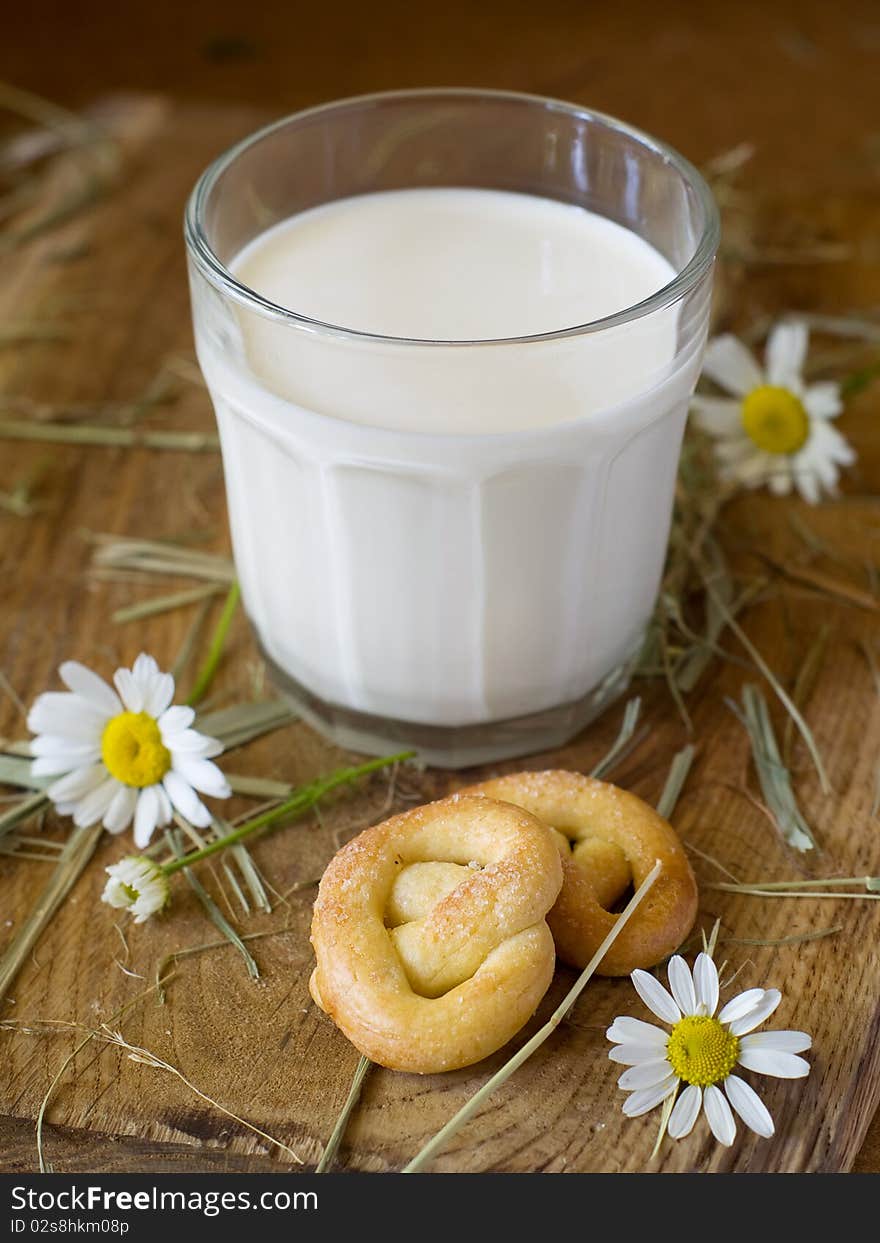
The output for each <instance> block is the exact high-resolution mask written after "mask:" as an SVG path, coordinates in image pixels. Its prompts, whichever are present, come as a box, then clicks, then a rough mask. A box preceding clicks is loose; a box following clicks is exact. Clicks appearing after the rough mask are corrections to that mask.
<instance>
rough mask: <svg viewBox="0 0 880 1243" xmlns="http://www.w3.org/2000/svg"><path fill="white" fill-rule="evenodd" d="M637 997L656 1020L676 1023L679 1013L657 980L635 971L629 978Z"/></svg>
mask: <svg viewBox="0 0 880 1243" xmlns="http://www.w3.org/2000/svg"><path fill="white" fill-rule="evenodd" d="M630 978H631V979H632V982H633V987H634V988H635V990H636V992H637V993H638V995H639V996H640V997H641V999H642V1001H643V1002H644V1003H645V1005H646V1006H647V1007H648V1009H649V1010H650V1011H651V1012H652V1014H656V1015H657V1018H658V1019H662V1020H663V1022H664V1023H670V1024H672V1023H677V1022H678V1020H679V1019H680V1018H681V1011H680V1010H679V1008H678V1006H677V1005H676V1004H675V1002H674V1001H673V1000H672V997H671V996H670V995H669V993H668V992H667V991H666V989H665V988H664V987H663V985H662V984H661V983H660V981H659V980H655V979H654V977H653V976H652V975H649V974H648V972H647V971H641V970H638V969H636V970H635V971H634V972H633V973H632V976H631V977H630Z"/></svg>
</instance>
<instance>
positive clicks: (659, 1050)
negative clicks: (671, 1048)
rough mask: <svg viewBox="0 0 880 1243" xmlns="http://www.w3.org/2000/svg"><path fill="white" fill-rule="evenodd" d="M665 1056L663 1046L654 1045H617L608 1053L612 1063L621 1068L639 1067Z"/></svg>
mask: <svg viewBox="0 0 880 1243" xmlns="http://www.w3.org/2000/svg"><path fill="white" fill-rule="evenodd" d="M664 1055H665V1048H664V1046H663V1045H656V1044H630V1043H629V1042H628V1043H626V1044H617V1045H615V1046H614V1048H613V1049H610V1050H609V1051H608V1057H609V1059H610V1060H611V1061H612V1062H618V1063H619V1064H620V1065H621V1066H641V1065H642V1063H643V1062H656V1061H657V1059H658V1057H663V1056H664Z"/></svg>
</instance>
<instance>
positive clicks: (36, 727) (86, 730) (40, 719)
mask: <svg viewBox="0 0 880 1243" xmlns="http://www.w3.org/2000/svg"><path fill="white" fill-rule="evenodd" d="M106 723H107V717H106V715H105V714H104V713H103V712H99V711H98V709H97V708H93V707H92V705H91V704H89V703H86V701H85V700H84V699H81V698H80V696H79V695H72V694H69V693H68V692H67V691H46V692H45V693H44V694H42V695H39V696H38V697H37V699H36V700H35V701H34V706H33V707H32V708H31V710H30V712H29V713H28V719H27V725H28V729H29V730H30V731H31V733H32V734H53V735H56V736H57V735H61V736H62V737H64V738H68V739H70V740H71V741H72V742H91V743H99V742H100V741H101V734H102V732H103V729H104V726H105V725H106Z"/></svg>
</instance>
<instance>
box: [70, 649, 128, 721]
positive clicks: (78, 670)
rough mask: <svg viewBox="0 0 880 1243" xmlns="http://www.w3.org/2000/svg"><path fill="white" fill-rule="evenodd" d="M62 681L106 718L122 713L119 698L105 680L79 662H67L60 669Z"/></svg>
mask: <svg viewBox="0 0 880 1243" xmlns="http://www.w3.org/2000/svg"><path fill="white" fill-rule="evenodd" d="M58 673H59V675H60V677H61V681H62V682H63V683H64V685H65V686H66V687H68V688H69V689H70V690H72V691H73V692H74V694H76V695H79V696H80V697H81V698H82V699H84V700H85V701H86V702H87V703H89V704H91V706H92V707H93V708H97V709H98V711H99V712H101V713H103V714H104V715H105V716H108V717H109V716H116V714H117V713H119V712H121V711H122V704H121V703H120V702H119V696H118V695H117V694H116V692H115V691H113V690H112V689H111V688H110V687H109V686H108V685H107V683H106V682H105V681H104V679H103V678H101V677H99V676H98V675H97V673H94V672H93V671H92V670H91V669H88V668H87V667H86V666H85V665H81V664H80V663H79V661H78V660H66V661H65V662H64V664H63V665H61V666H60V667H59V669H58Z"/></svg>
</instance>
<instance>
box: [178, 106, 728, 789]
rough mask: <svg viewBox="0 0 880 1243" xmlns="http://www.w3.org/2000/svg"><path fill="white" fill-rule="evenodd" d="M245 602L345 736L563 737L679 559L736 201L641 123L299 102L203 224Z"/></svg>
mask: <svg viewBox="0 0 880 1243" xmlns="http://www.w3.org/2000/svg"><path fill="white" fill-rule="evenodd" d="M186 239H187V248H188V254H189V267H190V279H191V289H192V303H193V317H194V321H195V334H196V343H197V349H198V355H199V361H200V363H201V366H202V370H203V372H204V375H205V378H206V380H207V384H208V387H209V389H210V391H211V395H212V398H213V401H214V406H215V409H216V414H217V422H218V425H219V429H220V438H221V442H222V449H223V464H224V470H225V475H226V490H227V496H228V502H229V517H230V524H231V529H232V539H233V546H234V552H235V561H236V566H237V571H238V575H239V579H240V582H241V590H242V596H243V600H244V603H245V607H246V609H247V612H248V616H249V617H250V620H251V623H252V625H253V628H254V631H255V633H256V636H257V639H258V641H259V644H260V647H261V649H262V651H263V653H264V655H265V658H266V661H267V663H268V667H269V669H270V670H271V674H272V677H273V678H274V680H275V682H276V684H277V686H278V688H279V689H280V690H281V692H282V693H283V694H284V695H285V696H287V697H288V698H289V699H290V700H292V701H293V703H294V704H295V705H296V707H297V709H298V710H299V712H300V713H301V715H302V716H303V717H304V718H305V719H306V720H308V721H310V722H311V723H313V724H314V725H315V726H316V727H317V728H318V729H319V730H321V731H322V732H323V733H324V734H326V735H327V736H329V737H330V738H332V739H334V740H335V741H337V742H338V743H339V744H341V745H343V746H346V747H351V748H354V749H357V750H361V751H368V752H383V751H386V750H388V749H389V748H398V747H399V746H400V745H402V744H403V745H408V746H413V747H415V748H417V749H418V751H419V752H420V754H421V755H422V756H423V757H424V758H425V759H426V760H427V761H429V762H430V763H434V764H439V765H443V766H447V767H461V766H464V765H468V764H475V763H479V762H484V761H489V760H494V759H501V758H506V757H510V756H514V755H521V754H524V753H527V752H535V751H539V750H542V749H545V748H549V747H554V746H557V745H560V744H562V743H563V742H565V741H566V740H567V739H569V738H570V737H571V736H573V735H574V734H575V733H576V732H577V731H578V730H580V729H581V728H582V726H584V725H585V724H586V723H587V722H588V721H589V720H590V719H591V718H592V717H594V716H595V715H596V714H597V713H598V712H599V711H601V709H602V708H603V707H604V706H605V705H606V704H607V703H608V702H609V701H610V700H611V699H613V698H614V697H616V696H617V695H619V694H620V693H621V691H622V690H623V689H624V687H625V686H626V684H627V681H628V679H629V676H630V673H631V671H632V668H633V666H634V663H635V661H636V660H637V657H638V654H639V649H640V646H641V644H642V641H643V638H644V634H645V629H646V626H647V624H648V622H649V619H650V616H651V613H652V610H653V607H654V603H655V598H656V595H657V590H658V585H659V582H660V578H661V573H662V569H663V562H664V556H665V551H666V543H667V538H668V534H669V524H670V516H671V509H672V500H673V489H674V486H675V478H676V468H677V464H678V456H679V448H680V443H681V437H682V432H683V429H684V423H685V418H686V413H687V405H688V399H689V397H690V394H691V392H692V390H693V387H694V384H695V382H696V378H697V374H698V371H699V366H700V357H701V351H702V349H703V345H704V340H705V334H706V328H707V320H708V310H709V298H710V292H711V279H712V265H713V260H714V254H715V250H716V246H717V242H718V216H717V212H716V209H715V206H714V203H713V201H712V198H711V194H710V192H709V190H708V188H707V186H706V185H705V183H704V181H703V180H702V178H701V177H700V175H699V174H698V173H697V172H696V170H695V169H694V168H693V167H692V166H691V165H690V164H689V163H688V162H687V161H686V160H684V159H683V158H682V157H681V156H680V155H678V154H677V153H676V152H675V151H673V150H671V149H670V148H668V147H666V146H665V145H664V144H662V143H660V142H658V141H657V140H655V139H653V138H650V137H649V136H648V135H646V134H643V133H640V132H639V131H637V130H634V129H632V128H631V127H630V126H628V125H624V124H623V123H622V122H619V121H616V120H613V119H612V118H610V117H606V116H602V115H601V114H598V113H594V112H591V111H589V110H588V109H585V108H581V107H578V106H576V105H571V104H563V103H558V102H556V101H554V100H548V99H540V98H536V97H532V96H526V95H517V94H506V93H499V92H492V91H472V90H437V91H433V90H432V91H403V92H395V93H392V94H382V95H372V96H366V97H361V98H358V99H350V100H342V101H341V102H338V103H332V104H328V105H326V106H324V107H319V108H313V109H311V110H309V111H306V112H302V113H299V114H298V115H296V116H293V117H290V118H288V119H286V120H283V121H280V122H278V123H277V124H275V125H272V126H270V127H269V128H267V129H264V130H262V131H260V132H259V133H257V134H255V135H253V136H252V137H251V138H248V139H246V140H245V141H244V142H243V143H240V144H239V145H238V146H237V147H235V148H233V149H232V150H231V151H229V152H227V153H226V154H225V155H223V156H221V157H220V158H219V159H218V160H217V161H216V162H215V163H214V164H213V165H212V166H211V167H210V168H209V169H208V170H207V172H206V173H205V174H204V175H203V177H202V178H201V180H200V181H199V183H198V185H197V186H196V189H195V191H194V193H193V196H192V199H191V201H190V203H189V206H188V209H187V216H186Z"/></svg>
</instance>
